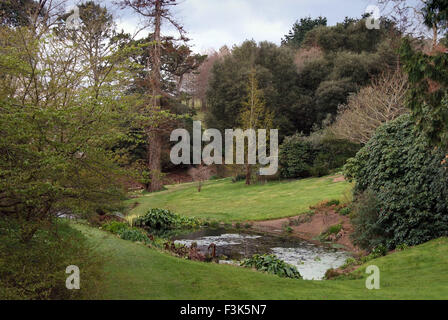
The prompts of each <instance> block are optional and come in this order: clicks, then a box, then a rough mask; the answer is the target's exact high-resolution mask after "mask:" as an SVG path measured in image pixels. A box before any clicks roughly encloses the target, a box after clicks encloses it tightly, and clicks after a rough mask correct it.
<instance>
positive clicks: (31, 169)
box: [0, 8, 126, 243]
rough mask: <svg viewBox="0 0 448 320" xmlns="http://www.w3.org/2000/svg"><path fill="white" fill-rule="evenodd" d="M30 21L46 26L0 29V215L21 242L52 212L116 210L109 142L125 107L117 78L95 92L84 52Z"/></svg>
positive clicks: (118, 191)
mask: <svg viewBox="0 0 448 320" xmlns="http://www.w3.org/2000/svg"><path fill="white" fill-rule="evenodd" d="M48 9H49V10H50V9H51V8H48ZM36 27H38V28H42V29H43V28H45V27H46V26H43V27H41V26H39V25H33V26H29V27H26V28H17V29H11V28H7V27H2V28H0V42H1V44H2V46H1V49H0V50H1V51H2V52H1V56H2V59H0V70H1V72H2V77H1V78H0V82H1V84H0V87H1V88H2V90H1V91H0V150H1V153H2V154H1V156H0V215H1V217H2V218H7V219H11V220H14V221H16V223H17V224H18V226H19V234H20V238H21V240H22V242H24V243H26V242H29V241H30V240H31V239H32V238H33V236H34V234H35V233H36V231H37V230H38V229H39V228H41V227H42V226H43V225H46V224H47V225H48V224H51V223H53V222H54V218H55V217H57V216H60V215H62V214H74V215H83V216H88V215H89V214H92V213H95V212H96V210H108V209H110V210H115V209H116V208H118V207H119V205H120V201H121V199H122V192H121V186H120V184H119V183H118V177H119V176H120V175H121V174H120V170H119V168H118V165H117V163H116V161H115V160H116V159H115V154H114V152H113V151H112V150H111V147H112V146H113V145H114V143H115V141H116V138H117V136H119V135H120V134H121V132H120V130H119V128H120V127H119V126H118V125H117V123H118V122H120V121H121V119H122V118H123V115H125V114H126V112H125V111H124V110H123V109H124V108H125V107H126V105H125V104H122V102H123V101H120V100H118V99H116V97H117V96H119V94H120V93H121V92H122V87H121V84H122V79H123V77H118V76H117V77H115V76H114V79H115V81H114V84H112V85H107V86H102V87H101V88H100V94H99V95H98V96H97V97H95V95H94V94H93V92H95V89H94V88H93V86H92V84H91V83H90V82H89V81H88V80H87V79H86V77H85V75H86V74H87V73H88V72H89V68H90V66H89V65H84V64H83V63H82V61H83V59H85V56H83V51H82V50H80V49H79V47H77V46H76V45H73V43H72V42H69V41H67V39H65V38H61V37H58V36H57V35H56V34H55V33H50V34H44V33H36V32H35V30H36V29H35V28H36ZM40 30H41V29H40Z"/></svg>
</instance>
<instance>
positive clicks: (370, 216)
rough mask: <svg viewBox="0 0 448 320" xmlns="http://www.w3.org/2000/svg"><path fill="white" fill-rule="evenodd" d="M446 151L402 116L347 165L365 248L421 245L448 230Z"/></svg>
mask: <svg viewBox="0 0 448 320" xmlns="http://www.w3.org/2000/svg"><path fill="white" fill-rule="evenodd" d="M445 157H446V153H445V152H443V150H441V149H440V148H434V147H432V146H431V145H430V144H429V143H428V141H427V139H426V137H425V136H424V135H423V134H422V133H421V132H418V131H417V130H415V125H414V122H413V121H412V120H411V118H410V116H408V115H404V116H401V117H400V118H398V119H396V120H394V121H392V122H389V123H387V124H385V125H383V126H382V127H380V128H379V129H378V130H377V131H376V133H375V135H374V136H373V138H372V139H371V140H370V141H369V142H368V143H367V144H366V145H365V146H364V147H363V148H362V149H361V150H360V151H359V152H358V153H357V155H356V157H355V158H352V159H350V160H349V161H348V162H347V164H346V166H345V175H346V178H348V179H349V180H350V179H354V180H355V181H356V184H355V189H354V192H355V203H354V219H353V220H352V222H353V224H354V226H355V232H354V234H353V236H354V239H355V241H356V242H357V243H358V244H359V245H360V246H361V247H363V248H366V249H372V248H374V247H376V246H377V245H379V244H383V245H385V246H387V248H388V249H393V248H394V247H395V246H397V245H398V244H403V243H405V244H407V245H417V244H420V243H423V242H426V241H429V240H431V239H433V238H437V237H441V236H447V235H448V188H447V186H448V170H447V167H446V161H445V162H444V161H443V160H444V159H445Z"/></svg>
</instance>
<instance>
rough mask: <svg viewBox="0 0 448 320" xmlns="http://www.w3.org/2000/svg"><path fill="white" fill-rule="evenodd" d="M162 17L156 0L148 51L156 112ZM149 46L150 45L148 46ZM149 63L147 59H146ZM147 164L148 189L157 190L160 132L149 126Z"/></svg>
mask: <svg viewBox="0 0 448 320" xmlns="http://www.w3.org/2000/svg"><path fill="white" fill-rule="evenodd" d="M161 18H162V3H161V0H156V3H155V18H154V38H153V40H154V44H153V46H152V50H151V49H150V50H151V52H150V57H151V58H152V63H153V68H152V70H151V77H150V85H151V89H152V90H151V91H152V92H151V95H152V97H151V107H152V110H153V112H157V107H160V94H161V92H162V90H161V86H160V77H161V76H160V68H161V66H160V65H161V64H160V56H161V48H160V46H161V43H160V24H161ZM150 48H151V47H150ZM148 64H149V61H148ZM148 140H149V141H148V166H149V170H150V176H151V184H150V187H149V190H148V191H159V190H161V189H162V188H163V182H162V177H161V174H162V165H161V155H162V137H161V133H160V132H159V131H158V130H157V129H156V128H149V139H148Z"/></svg>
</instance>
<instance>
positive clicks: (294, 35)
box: [282, 17, 327, 48]
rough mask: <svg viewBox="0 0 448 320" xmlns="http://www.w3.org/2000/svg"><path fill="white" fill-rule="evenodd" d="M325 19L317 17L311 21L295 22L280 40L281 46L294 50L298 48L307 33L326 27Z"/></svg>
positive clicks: (302, 19)
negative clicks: (319, 27)
mask: <svg viewBox="0 0 448 320" xmlns="http://www.w3.org/2000/svg"><path fill="white" fill-rule="evenodd" d="M326 25H327V18H324V17H318V18H316V19H312V18H311V17H306V18H301V19H300V22H299V21H296V22H295V23H294V25H293V26H292V29H291V30H290V31H289V32H288V34H287V35H285V38H284V39H282V45H287V46H290V47H294V48H299V47H300V45H301V44H302V42H303V40H304V39H305V36H306V34H307V32H308V31H310V30H312V29H314V28H316V27H318V26H326Z"/></svg>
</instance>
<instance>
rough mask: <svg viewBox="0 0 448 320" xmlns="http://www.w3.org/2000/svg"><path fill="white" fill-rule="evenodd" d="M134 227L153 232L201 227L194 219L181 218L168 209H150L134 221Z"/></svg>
mask: <svg viewBox="0 0 448 320" xmlns="http://www.w3.org/2000/svg"><path fill="white" fill-rule="evenodd" d="M133 225H134V226H137V227H142V228H145V229H151V230H170V229H189V228H195V227H198V226H200V225H201V222H200V221H199V220H198V219H196V218H192V217H186V216H181V215H178V214H175V213H173V212H171V211H170V210H166V209H158V208H155V209H150V210H148V211H147V212H146V213H145V214H144V215H143V216H140V217H138V218H136V219H134V221H133Z"/></svg>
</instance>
